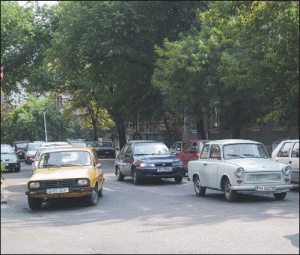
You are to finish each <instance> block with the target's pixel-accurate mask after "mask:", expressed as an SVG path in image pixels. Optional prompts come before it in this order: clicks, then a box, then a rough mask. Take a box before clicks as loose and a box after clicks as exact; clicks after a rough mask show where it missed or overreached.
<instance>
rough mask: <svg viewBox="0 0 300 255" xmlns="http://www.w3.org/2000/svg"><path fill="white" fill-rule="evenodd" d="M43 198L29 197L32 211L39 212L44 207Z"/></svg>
mask: <svg viewBox="0 0 300 255" xmlns="http://www.w3.org/2000/svg"><path fill="white" fill-rule="evenodd" d="M43 200H44V199H43V198H34V197H31V196H28V205H29V207H30V209H31V210H38V209H41V207H42V205H43Z"/></svg>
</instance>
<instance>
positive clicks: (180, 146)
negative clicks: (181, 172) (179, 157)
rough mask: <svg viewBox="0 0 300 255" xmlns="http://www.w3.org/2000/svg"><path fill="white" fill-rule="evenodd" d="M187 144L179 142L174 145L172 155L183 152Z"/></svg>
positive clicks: (171, 149)
mask: <svg viewBox="0 0 300 255" xmlns="http://www.w3.org/2000/svg"><path fill="white" fill-rule="evenodd" d="M185 144H186V143H184V142H182V141H177V142H175V143H173V145H172V146H171V147H170V153H171V154H177V153H179V152H181V151H182V149H183V147H184V145H185Z"/></svg>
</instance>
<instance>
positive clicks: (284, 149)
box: [272, 139, 299, 185]
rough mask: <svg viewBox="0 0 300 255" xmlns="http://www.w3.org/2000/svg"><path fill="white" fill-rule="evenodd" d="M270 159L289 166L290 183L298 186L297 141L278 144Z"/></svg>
mask: <svg viewBox="0 0 300 255" xmlns="http://www.w3.org/2000/svg"><path fill="white" fill-rule="evenodd" d="M272 159H274V160H276V161H279V162H282V163H285V164H288V165H290V166H291V168H292V178H291V182H292V183H296V184H298V185H299V139H294V140H285V141H282V142H281V143H279V144H278V145H277V147H276V148H275V149H274V151H273V152H272Z"/></svg>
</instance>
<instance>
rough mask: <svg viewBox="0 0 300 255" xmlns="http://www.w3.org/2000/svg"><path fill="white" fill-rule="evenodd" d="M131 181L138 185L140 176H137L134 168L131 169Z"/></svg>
mask: <svg viewBox="0 0 300 255" xmlns="http://www.w3.org/2000/svg"><path fill="white" fill-rule="evenodd" d="M132 181H133V183H134V184H135V185H138V184H139V183H140V177H139V176H138V174H137V171H136V170H133V172H132Z"/></svg>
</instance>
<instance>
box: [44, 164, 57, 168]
mask: <svg viewBox="0 0 300 255" xmlns="http://www.w3.org/2000/svg"><path fill="white" fill-rule="evenodd" d="M46 167H60V166H59V165H52V164H45V165H43V168H46Z"/></svg>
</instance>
